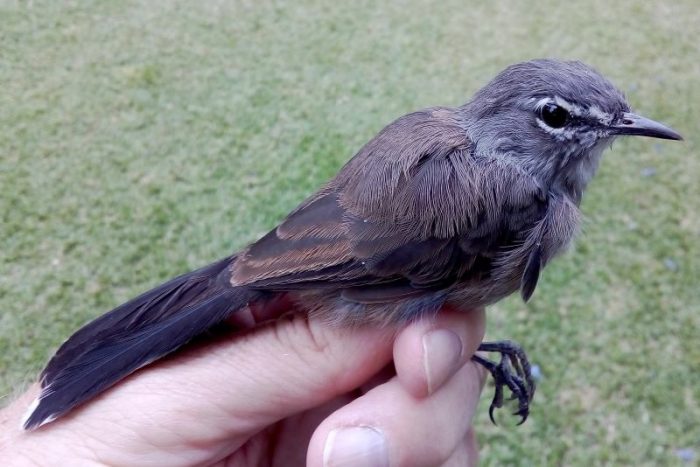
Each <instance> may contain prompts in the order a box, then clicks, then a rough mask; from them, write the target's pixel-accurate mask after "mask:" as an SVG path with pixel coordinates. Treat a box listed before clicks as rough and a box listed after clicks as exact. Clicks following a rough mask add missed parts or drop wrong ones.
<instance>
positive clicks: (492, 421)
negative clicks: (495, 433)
mask: <svg viewBox="0 0 700 467" xmlns="http://www.w3.org/2000/svg"><path fill="white" fill-rule="evenodd" d="M495 408H496V406H495V405H494V404H491V405H490V406H489V418H490V419H491V423H493V424H494V425H496V426H498V423H496V419H495V418H493V411H494V409H495Z"/></svg>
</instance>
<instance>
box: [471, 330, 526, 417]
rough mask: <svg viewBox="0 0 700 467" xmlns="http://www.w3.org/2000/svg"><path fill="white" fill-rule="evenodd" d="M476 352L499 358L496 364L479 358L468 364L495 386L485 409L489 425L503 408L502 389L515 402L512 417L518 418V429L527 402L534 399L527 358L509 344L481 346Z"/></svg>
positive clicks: (489, 343)
mask: <svg viewBox="0 0 700 467" xmlns="http://www.w3.org/2000/svg"><path fill="white" fill-rule="evenodd" d="M478 350H480V351H482V352H498V353H500V354H501V359H500V361H499V362H498V363H496V362H492V361H491V360H488V359H486V358H483V357H481V356H479V355H474V356H473V357H472V360H474V361H475V362H476V363H478V364H480V365H482V366H483V367H484V368H486V369H487V370H488V371H489V373H491V376H493V379H494V383H495V384H496V392H495V394H494V396H493V401H492V402H491V406H490V407H489V417H490V418H491V421H492V422H493V423H494V424H495V423H496V421H495V420H494V418H493V411H494V409H499V408H501V407H503V386H507V387H508V389H510V392H511V393H512V394H513V396H512V397H511V399H517V400H518V410H517V412H515V413H514V414H513V415H520V417H522V419H521V420H520V423H519V425H520V424H522V423H523V422H524V421H525V420H526V419H527V416H528V414H529V413H530V401H532V397H533V396H534V395H535V382H534V380H533V379H532V374H531V370H530V362H529V361H528V359H527V355H525V352H524V351H523V349H522V348H521V347H520V346H519V345H518V344H516V343H515V342H512V341H498V342H482V343H481V345H480V346H479V349H478Z"/></svg>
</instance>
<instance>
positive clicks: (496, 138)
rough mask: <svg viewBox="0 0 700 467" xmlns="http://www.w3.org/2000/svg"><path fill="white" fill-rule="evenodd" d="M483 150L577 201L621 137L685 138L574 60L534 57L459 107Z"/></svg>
mask: <svg viewBox="0 0 700 467" xmlns="http://www.w3.org/2000/svg"><path fill="white" fill-rule="evenodd" d="M461 112H462V118H463V120H464V124H465V127H466V131H467V134H468V136H469V137H470V139H471V140H472V141H473V142H474V144H475V147H476V151H477V153H479V154H486V155H492V156H493V157H500V158H505V159H504V160H505V161H506V162H508V163H512V164H517V165H518V166H520V167H521V168H522V169H523V170H526V171H527V172H528V173H531V174H532V175H534V176H535V177H537V178H538V179H539V180H540V181H541V183H542V184H543V185H545V186H547V187H549V188H552V189H566V190H568V191H570V192H571V193H572V194H573V195H575V197H576V198H580V196H581V193H582V192H583V189H585V187H586V184H587V183H588V181H589V180H590V178H591V177H592V176H593V174H594V173H595V170H596V168H597V166H598V161H599V159H600V154H601V153H602V151H603V149H605V148H606V147H607V146H609V145H610V144H611V143H612V141H613V139H614V138H615V137H617V136H622V135H637V136H650V137H654V138H663V139H673V140H680V139H682V138H681V136H680V135H679V134H678V133H676V132H675V131H673V130H672V129H670V128H668V127H666V126H664V125H662V124H660V123H658V122H655V121H653V120H649V119H647V118H644V117H642V116H640V115H637V114H634V113H632V112H631V111H630V107H629V105H628V104H627V101H626V100H625V97H624V96H623V94H622V93H621V92H620V91H619V90H618V89H617V88H616V87H615V86H614V85H613V84H612V83H611V82H610V81H608V80H607V79H606V78H605V77H603V76H602V75H601V74H600V73H598V72H597V71H595V70H594V69H592V68H591V67H589V66H588V65H585V64H583V63H581V62H576V61H561V60H553V59H542V60H531V61H528V62H523V63H518V64H515V65H511V66H509V67H508V68H506V69H505V70H503V71H502V72H501V73H499V74H498V75H497V76H496V77H495V78H494V79H493V80H492V81H491V82H490V83H489V84H487V85H486V86H485V87H484V88H482V89H481V90H480V91H478V92H477V93H476V94H475V95H474V98H473V99H472V100H471V101H470V102H468V103H467V104H465V105H464V106H463V107H461Z"/></svg>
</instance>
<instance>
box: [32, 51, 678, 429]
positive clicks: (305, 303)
mask: <svg viewBox="0 0 700 467" xmlns="http://www.w3.org/2000/svg"><path fill="white" fill-rule="evenodd" d="M622 135H641V136H651V137H655V138H663V139H672V140H680V139H681V136H680V135H679V134H678V133H676V132H675V131H673V130H671V129H670V128H668V127H666V126H664V125H662V124H660V123H657V122H654V121H652V120H648V119H646V118H644V117H641V116H639V115H636V114H634V113H631V112H630V108H629V106H628V105H627V102H626V101H625V98H624V97H623V95H622V94H621V93H620V92H619V91H618V90H617V89H616V88H615V87H614V86H613V85H612V84H611V83H610V82H609V81H608V80H607V79H605V78H604V77H603V76H601V75H600V74H599V73H597V72H596V71H595V70H593V69H592V68H590V67H588V66H586V65H584V64H583V63H580V62H567V61H558V60H533V61H529V62H524V63H519V64H516V65H512V66H510V67H508V68H506V69H505V70H504V71H502V72H501V73H500V74H499V75H498V76H496V78H495V79H494V80H493V81H491V82H490V83H489V84H487V85H486V86H485V87H484V88H483V89H481V90H480V91H478V92H477V93H476V95H475V96H474V97H473V99H472V100H471V101H469V102H468V103H467V104H465V105H463V106H461V107H458V108H446V107H435V108H429V109H425V110H421V111H418V112H415V113H411V114H408V115H405V116H403V117H400V118H399V119H398V120H396V121H395V122H393V123H391V124H390V125H389V126H387V127H386V128H384V129H383V130H382V131H381V132H380V133H379V134H378V135H377V136H376V137H375V138H374V139H372V140H371V141H370V142H369V143H367V144H366V145H365V146H364V147H363V148H362V149H361V150H360V152H358V153H357V155H355V157H353V158H352V159H351V160H350V161H349V162H348V163H347V164H346V165H345V166H344V167H343V168H342V169H341V170H340V172H339V173H338V174H337V175H336V176H335V178H333V179H332V180H331V181H329V182H328V183H327V184H326V185H325V186H323V188H321V189H320V190H319V191H318V192H317V193H315V194H314V195H312V196H311V197H310V198H308V199H307V200H306V201H304V202H303V203H302V204H301V205H300V206H299V207H298V208H296V209H295V210H294V211H292V212H291V213H290V214H289V215H288V216H287V218H286V219H284V220H283V221H282V223H281V224H280V225H278V226H277V227H276V228H275V229H274V230H272V231H271V232H270V233H268V234H267V235H265V236H264V237H262V238H261V239H260V240H258V241H257V242H255V243H253V244H252V245H250V246H249V247H247V248H246V249H244V250H243V251H241V252H239V253H235V254H233V255H231V256H229V257H227V258H225V259H223V260H221V261H218V262H216V263H214V264H211V265H209V266H206V267H204V268H202V269H199V270H197V271H194V272H190V273H188V274H184V275H182V276H179V277H177V278H175V279H172V280H171V281H169V282H167V283H165V284H163V285H161V286H159V287H156V288H155V289H153V290H150V291H148V292H146V293H144V294H143V295H141V296H139V297H137V298H135V299H133V300H131V301H130V302H128V303H125V304H123V305H121V306H119V307H117V308H115V309H114V310H112V311H110V312H109V313H107V314H105V315H103V316H101V317H99V318H97V319H96V320H94V321H92V322H90V323H88V324H87V325H85V326H84V327H83V328H82V329H80V330H79V331H77V332H76V333H75V334H74V335H73V336H71V337H70V338H69V339H68V340H67V341H66V342H65V343H64V344H63V345H62V346H61V347H60V348H59V350H58V351H57V352H56V355H55V356H54V357H53V358H52V359H51V361H50V362H49V363H48V365H47V367H46V369H45V370H44V371H43V373H42V375H41V387H42V392H41V395H40V396H39V398H38V399H37V400H36V401H35V402H34V403H33V404H32V406H31V407H30V410H29V412H28V415H27V417H26V419H25V420H24V421H23V426H24V427H25V428H26V429H33V428H37V427H39V426H41V425H43V424H45V423H48V422H50V421H52V420H54V419H56V418H58V417H60V416H62V415H64V414H65V413H67V412H68V411H70V410H71V409H73V408H75V407H76V406H78V405H79V404H82V403H84V402H86V401H88V400H90V399H91V398H93V397H95V396H96V395H97V394H99V393H101V392H102V391H104V390H106V389H107V388H109V387H110V386H112V385H114V384H115V383H117V382H118V381H119V380H121V379H122V378H124V377H125V376H127V375H128V374H130V373H132V372H134V371H136V370H138V369H139V368H141V367H143V366H145V365H148V364H149V363H151V362H153V361H154V360H157V359H159V358H161V357H163V356H165V355H167V354H169V353H171V352H173V351H175V350H177V349H178V348H180V347H182V346H183V345H184V344H186V343H187V342H188V341H190V340H191V339H193V338H195V337H197V336H200V335H202V334H205V333H207V331H209V330H211V329H212V328H213V327H215V326H217V325H218V324H220V323H222V322H224V321H226V320H229V319H230V318H231V317H232V315H235V314H236V312H238V311H240V310H244V309H246V308H247V307H248V306H249V305H251V304H255V306H264V305H265V303H270V302H271V300H274V299H279V298H280V297H285V298H288V299H290V300H292V301H293V302H294V303H296V304H297V305H298V306H299V307H300V308H302V309H305V310H307V311H308V312H309V313H310V314H311V316H312V318H313V317H320V318H322V319H325V320H328V321H332V322H334V323H340V324H344V325H373V326H386V325H396V324H399V325H400V324H402V323H407V322H410V321H412V320H416V319H418V318H421V317H424V316H429V315H433V314H435V313H437V312H438V311H439V310H440V309H441V308H442V307H444V306H451V307H454V308H458V309H462V310H464V311H465V312H469V310H472V309H474V308H475V307H481V306H484V305H489V304H492V303H494V302H496V301H498V300H500V299H502V298H503V297H505V296H507V295H509V294H511V293H513V292H515V291H518V290H519V291H520V293H521V295H522V297H523V299H524V300H526V301H527V300H528V299H529V298H530V296H531V295H532V293H533V291H534V290H535V286H536V285H537V281H538V278H539V275H540V271H541V270H542V268H543V267H544V266H545V265H546V264H547V263H548V262H549V261H550V260H551V259H552V258H553V257H554V256H555V255H557V254H558V253H560V252H562V251H563V250H564V249H565V248H566V247H567V245H568V244H569V243H570V242H571V241H572V239H573V238H574V236H575V234H576V231H577V228H578V224H579V217H580V216H579V207H578V206H579V203H580V202H581V197H582V195H583V192H584V190H585V189H586V186H587V185H588V182H589V181H590V180H591V177H593V175H594V173H595V172H596V169H597V167H598V163H599V161H600V157H601V154H602V152H603V150H604V149H605V148H606V147H608V146H610V144H611V143H612V141H613V140H614V139H615V138H616V137H618V136H622ZM480 350H482V351H485V352H496V353H498V354H500V359H497V360H496V361H494V362H492V361H490V360H487V359H485V358H483V357H481V356H475V357H474V360H475V361H477V362H478V363H480V364H482V365H484V366H485V367H486V368H487V369H488V370H489V371H490V372H491V374H492V375H493V377H494V379H495V383H496V393H495V396H494V399H493V402H492V403H491V407H490V410H489V414H490V415H491V419H492V420H493V410H494V408H498V407H501V406H502V405H503V389H504V387H507V388H508V389H509V390H510V391H511V392H512V394H513V396H514V398H515V399H517V400H518V404H519V407H518V410H517V412H516V415H519V416H520V417H521V423H522V422H523V421H524V420H525V419H526V418H527V416H528V413H529V405H530V402H531V400H532V396H533V394H534V390H535V385H534V384H533V381H532V378H531V376H530V368H529V364H528V361H527V358H526V356H525V353H524V352H523V351H522V350H521V348H520V347H519V346H518V345H516V344H514V343H512V342H510V341H504V342H490V343H488V342H484V343H482V345H481V347H480Z"/></svg>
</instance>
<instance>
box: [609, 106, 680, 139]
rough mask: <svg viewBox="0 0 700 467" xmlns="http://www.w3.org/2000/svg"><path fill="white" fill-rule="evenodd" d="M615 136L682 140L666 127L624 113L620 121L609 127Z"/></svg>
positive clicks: (638, 116) (639, 116)
mask: <svg viewBox="0 0 700 467" xmlns="http://www.w3.org/2000/svg"><path fill="white" fill-rule="evenodd" d="M611 129H612V133H613V134H615V135H636V136H649V137H651V138H661V139H673V140H677V141H678V140H682V139H683V137H682V136H681V135H679V134H678V133H677V132H676V131H674V130H672V129H670V128H669V127H667V126H666V125H662V124H661V123H659V122H655V121H654V120H650V119H648V118H646V117H642V116H641V115H637V114H634V113H632V112H625V113H624V114H623V115H622V120H621V121H620V122H618V123H616V124H614V125H612V127H611Z"/></svg>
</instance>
